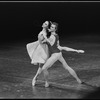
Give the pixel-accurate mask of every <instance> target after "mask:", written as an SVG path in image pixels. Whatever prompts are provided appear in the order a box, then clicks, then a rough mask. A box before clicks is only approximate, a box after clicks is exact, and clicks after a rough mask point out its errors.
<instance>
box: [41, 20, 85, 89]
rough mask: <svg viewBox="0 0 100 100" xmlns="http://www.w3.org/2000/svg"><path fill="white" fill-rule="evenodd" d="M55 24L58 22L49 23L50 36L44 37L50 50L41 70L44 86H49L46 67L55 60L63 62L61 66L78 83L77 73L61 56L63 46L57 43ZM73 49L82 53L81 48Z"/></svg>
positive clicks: (79, 81) (69, 49)
mask: <svg viewBox="0 0 100 100" xmlns="http://www.w3.org/2000/svg"><path fill="white" fill-rule="evenodd" d="M57 26H58V24H57V23H55V22H54V23H52V24H51V27H50V30H49V31H50V32H51V36H50V39H46V41H47V44H48V48H49V52H50V53H49V54H50V57H49V58H48V60H47V61H46V62H45V64H44V65H43V67H42V71H43V73H44V77H45V87H48V86H49V83H48V75H49V73H48V71H47V69H48V68H50V67H51V66H52V65H53V64H54V63H55V62H56V61H57V60H59V61H60V62H61V63H62V64H63V67H64V68H65V69H66V70H68V71H69V73H70V74H71V75H72V76H73V77H74V78H75V79H76V80H77V82H78V83H82V82H81V80H80V79H79V78H78V76H77V74H76V73H75V71H74V70H73V69H72V68H71V67H69V66H68V64H67V63H66V61H65V59H64V58H63V56H62V52H61V50H62V49H63V48H62V47H61V46H60V45H59V37H58V34H56V30H57ZM58 48H59V49H58ZM65 49H66V50H68V51H74V49H71V48H65ZM75 51H77V52H81V53H84V51H82V50H80V51H78V50H75Z"/></svg>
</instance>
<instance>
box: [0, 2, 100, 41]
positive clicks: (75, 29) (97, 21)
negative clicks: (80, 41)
mask: <svg viewBox="0 0 100 100" xmlns="http://www.w3.org/2000/svg"><path fill="white" fill-rule="evenodd" d="M99 13H100V2H62V3H61V2H55V3H54V2H37V3H36V2H19V3H18V2H0V35H1V36H0V41H1V42H2V43H4V42H5V43H6V42H14V41H16V42H18V41H27V42H28V41H34V40H37V34H38V33H39V32H40V31H41V29H42V27H41V25H42V23H43V22H44V21H46V20H51V21H55V22H58V24H59V29H58V33H59V36H60V38H63V40H64V39H68V38H71V37H78V36H81V37H83V36H92V37H94V36H97V39H99V36H100V35H99V33H100V14H99ZM61 40H62V39H61Z"/></svg>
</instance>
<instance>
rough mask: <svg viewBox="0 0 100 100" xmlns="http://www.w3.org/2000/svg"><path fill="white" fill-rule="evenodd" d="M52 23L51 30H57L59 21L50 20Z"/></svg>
mask: <svg viewBox="0 0 100 100" xmlns="http://www.w3.org/2000/svg"><path fill="white" fill-rule="evenodd" d="M50 23H51V27H50V29H49V32H56V31H57V30H58V23H56V22H50Z"/></svg>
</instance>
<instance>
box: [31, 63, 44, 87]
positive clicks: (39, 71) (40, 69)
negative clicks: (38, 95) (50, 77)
mask: <svg viewBox="0 0 100 100" xmlns="http://www.w3.org/2000/svg"><path fill="white" fill-rule="evenodd" d="M42 65H43V64H41V63H39V68H38V71H37V73H36V75H35V76H34V78H33V80H32V85H33V86H35V83H36V80H37V77H38V75H39V74H41V72H42V68H41V66H42Z"/></svg>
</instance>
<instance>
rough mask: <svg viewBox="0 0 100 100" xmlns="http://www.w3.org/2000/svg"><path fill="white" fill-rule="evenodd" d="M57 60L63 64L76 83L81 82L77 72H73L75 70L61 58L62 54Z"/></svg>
mask: <svg viewBox="0 0 100 100" xmlns="http://www.w3.org/2000/svg"><path fill="white" fill-rule="evenodd" d="M59 61H60V62H61V63H62V64H63V67H64V68H65V69H67V70H68V71H69V73H70V74H71V75H72V76H73V77H74V78H75V79H76V80H77V82H78V83H82V82H81V80H80V79H79V78H78V76H77V74H76V73H75V71H74V70H73V69H72V68H71V67H69V66H68V64H67V63H66V61H65V59H64V58H63V56H62V54H61V56H60V58H59Z"/></svg>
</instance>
